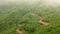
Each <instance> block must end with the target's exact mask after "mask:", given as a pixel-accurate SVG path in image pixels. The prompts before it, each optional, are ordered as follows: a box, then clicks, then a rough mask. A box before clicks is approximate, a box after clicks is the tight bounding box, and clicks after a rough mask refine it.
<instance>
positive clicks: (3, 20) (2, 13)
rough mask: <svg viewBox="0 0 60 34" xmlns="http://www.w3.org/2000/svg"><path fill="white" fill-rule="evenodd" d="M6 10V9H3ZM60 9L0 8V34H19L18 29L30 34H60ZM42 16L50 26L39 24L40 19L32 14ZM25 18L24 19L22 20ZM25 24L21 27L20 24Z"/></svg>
mask: <svg viewBox="0 0 60 34" xmlns="http://www.w3.org/2000/svg"><path fill="white" fill-rule="evenodd" d="M3 8H5V9H3ZM59 9H60V8H59V7H56V8H55V7H49V8H48V7H45V8H43V7H37V8H30V7H12V8H9V9H8V8H6V7H1V8H0V34H17V33H16V31H15V30H16V28H22V29H24V30H26V31H28V34H59V33H60V23H59V22H60V16H59V11H60V10H59ZM32 12H36V13H37V14H42V16H43V19H44V20H48V21H49V25H48V26H43V25H40V24H38V17H37V16H31V15H30V13H32ZM22 17H24V18H22ZM22 22H25V23H26V26H23V27H19V26H18V24H19V23H22Z"/></svg>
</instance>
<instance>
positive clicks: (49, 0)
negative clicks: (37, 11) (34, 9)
mask: <svg viewBox="0 0 60 34" xmlns="http://www.w3.org/2000/svg"><path fill="white" fill-rule="evenodd" d="M38 1H39V0H0V4H8V3H25V4H36V3H38ZM42 1H43V4H45V5H60V0H42Z"/></svg>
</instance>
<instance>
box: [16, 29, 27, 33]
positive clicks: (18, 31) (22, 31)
mask: <svg viewBox="0 0 60 34" xmlns="http://www.w3.org/2000/svg"><path fill="white" fill-rule="evenodd" d="M16 32H17V33H19V34H27V33H26V31H24V30H21V29H16Z"/></svg>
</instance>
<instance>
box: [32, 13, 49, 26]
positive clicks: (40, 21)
mask: <svg viewBox="0 0 60 34" xmlns="http://www.w3.org/2000/svg"><path fill="white" fill-rule="evenodd" d="M31 15H32V16H38V18H39V24H42V25H46V26H47V25H49V23H48V22H47V21H43V16H40V15H38V14H35V13H31Z"/></svg>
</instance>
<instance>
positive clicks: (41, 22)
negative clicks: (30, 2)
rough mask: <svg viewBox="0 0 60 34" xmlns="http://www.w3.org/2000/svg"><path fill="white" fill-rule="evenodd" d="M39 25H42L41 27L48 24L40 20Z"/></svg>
mask: <svg viewBox="0 0 60 34" xmlns="http://www.w3.org/2000/svg"><path fill="white" fill-rule="evenodd" d="M39 23H40V24H42V25H46V26H47V25H49V23H48V22H47V21H42V20H40V21H39Z"/></svg>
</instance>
